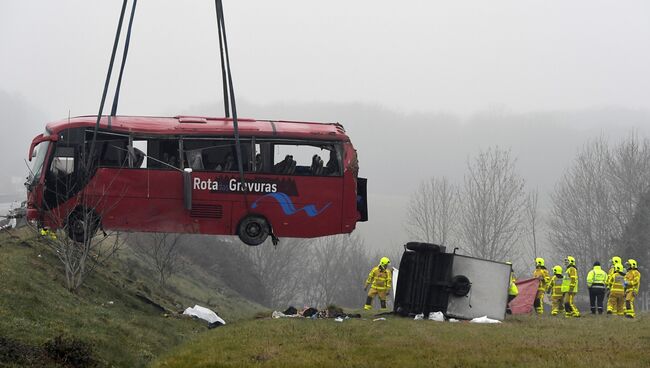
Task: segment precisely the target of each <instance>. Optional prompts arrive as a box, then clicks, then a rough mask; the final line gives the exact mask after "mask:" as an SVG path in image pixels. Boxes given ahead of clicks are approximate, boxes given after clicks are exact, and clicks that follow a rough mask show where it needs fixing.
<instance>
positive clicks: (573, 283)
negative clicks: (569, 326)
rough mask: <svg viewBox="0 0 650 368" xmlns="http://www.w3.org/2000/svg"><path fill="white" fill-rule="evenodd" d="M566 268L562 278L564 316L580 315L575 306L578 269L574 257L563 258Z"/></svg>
mask: <svg viewBox="0 0 650 368" xmlns="http://www.w3.org/2000/svg"><path fill="white" fill-rule="evenodd" d="M564 264H565V265H566V270H565V271H564V279H563V280H562V293H564V316H565V317H567V318H568V317H580V311H579V310H578V307H576V305H575V302H574V300H573V299H574V298H575V296H576V294H577V293H578V269H577V268H576V259H575V258H573V257H572V256H567V257H566V258H565V259H564Z"/></svg>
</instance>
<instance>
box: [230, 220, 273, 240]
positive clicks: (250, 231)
mask: <svg viewBox="0 0 650 368" xmlns="http://www.w3.org/2000/svg"><path fill="white" fill-rule="evenodd" d="M270 233H271V226H270V225H269V222H268V221H266V219H265V218H264V217H262V216H247V217H244V219H243V220H241V222H240V223H239V226H238V228H237V235H239V239H240V240H241V241H242V242H244V243H245V244H248V245H251V246H255V245H260V244H262V243H264V241H265V240H266V238H268V236H269V234H270Z"/></svg>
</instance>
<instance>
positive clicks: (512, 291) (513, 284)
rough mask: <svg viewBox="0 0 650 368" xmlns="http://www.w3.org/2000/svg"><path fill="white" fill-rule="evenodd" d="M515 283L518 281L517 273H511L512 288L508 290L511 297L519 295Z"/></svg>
mask: <svg viewBox="0 0 650 368" xmlns="http://www.w3.org/2000/svg"><path fill="white" fill-rule="evenodd" d="M515 281H517V279H515V273H514V272H510V287H509V288H508V295H511V296H517V295H519V289H518V288H517V285H516V284H515Z"/></svg>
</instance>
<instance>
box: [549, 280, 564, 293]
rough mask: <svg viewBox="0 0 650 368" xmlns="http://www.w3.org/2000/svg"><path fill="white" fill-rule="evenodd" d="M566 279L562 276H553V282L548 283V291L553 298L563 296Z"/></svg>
mask: <svg viewBox="0 0 650 368" xmlns="http://www.w3.org/2000/svg"><path fill="white" fill-rule="evenodd" d="M563 280H564V277H563V276H562V275H553V277H552V278H551V281H550V282H549V283H548V291H550V292H551V296H552V297H553V296H554V297H558V296H562V281H563Z"/></svg>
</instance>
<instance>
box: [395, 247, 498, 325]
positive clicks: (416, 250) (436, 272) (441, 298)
mask: <svg viewBox="0 0 650 368" xmlns="http://www.w3.org/2000/svg"><path fill="white" fill-rule="evenodd" d="M404 248H405V250H404V255H403V256H402V261H401V262H400V268H399V277H398V280H397V287H396V290H395V302H394V312H396V313H398V314H400V315H416V314H421V313H422V314H424V315H428V314H429V313H431V312H443V313H444V314H445V316H447V317H450V318H459V319H472V318H476V317H481V316H488V317H489V318H492V319H497V320H503V319H504V317H505V310H506V304H507V302H508V286H509V283H510V270H511V265H509V264H507V263H502V262H495V261H490V260H486V259H480V258H475V257H470V256H465V255H460V254H456V253H455V251H454V252H453V253H446V252H445V247H444V246H440V245H436V244H429V243H407V244H406V245H405V246H404Z"/></svg>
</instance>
